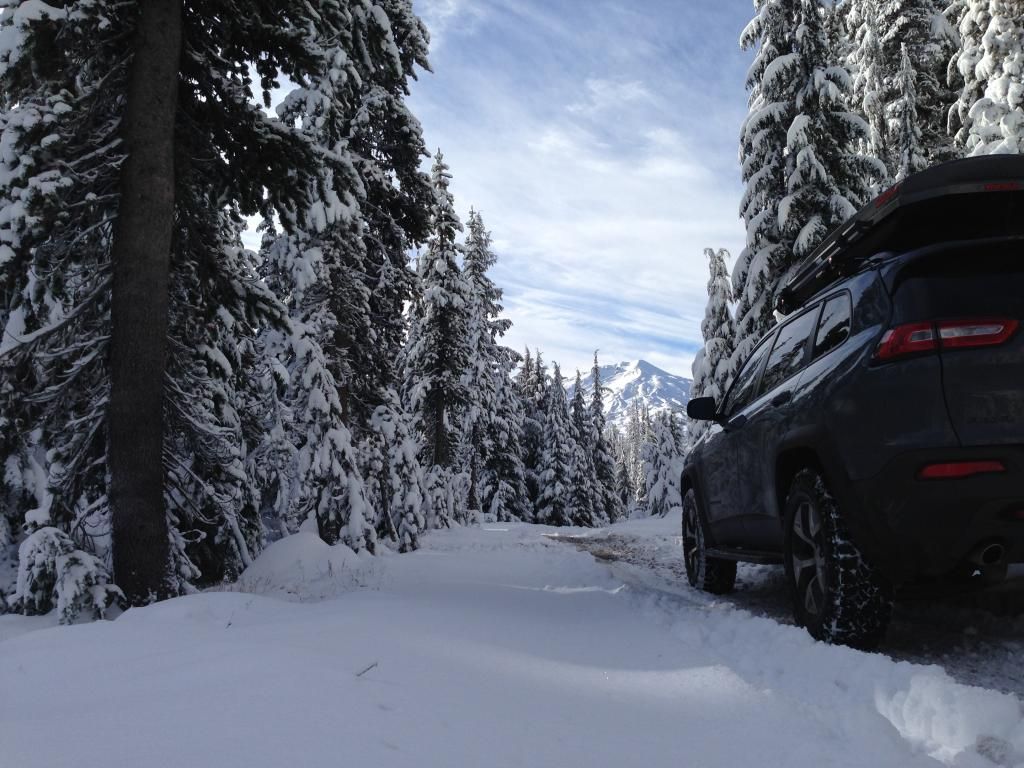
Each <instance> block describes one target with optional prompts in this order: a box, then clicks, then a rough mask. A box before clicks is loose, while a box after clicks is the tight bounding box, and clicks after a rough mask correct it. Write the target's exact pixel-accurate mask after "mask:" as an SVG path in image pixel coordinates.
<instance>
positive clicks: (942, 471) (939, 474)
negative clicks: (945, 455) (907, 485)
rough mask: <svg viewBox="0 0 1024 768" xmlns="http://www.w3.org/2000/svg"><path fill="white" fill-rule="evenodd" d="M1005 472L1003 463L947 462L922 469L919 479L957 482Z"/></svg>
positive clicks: (918, 475) (929, 465)
mask: <svg viewBox="0 0 1024 768" xmlns="http://www.w3.org/2000/svg"><path fill="white" fill-rule="evenodd" d="M1005 471H1006V465H1004V464H1003V462H1001V461H947V462H942V463H940V464H928V465H926V466H924V467H922V468H921V471H920V472H918V473H917V477H918V479H920V480H956V479H959V478H964V477H971V476H972V475H985V474H990V473H992V472H1005Z"/></svg>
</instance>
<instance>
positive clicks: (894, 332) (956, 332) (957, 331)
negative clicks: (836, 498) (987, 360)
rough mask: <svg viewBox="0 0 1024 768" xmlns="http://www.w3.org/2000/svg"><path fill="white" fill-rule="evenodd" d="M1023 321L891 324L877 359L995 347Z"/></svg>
mask: <svg viewBox="0 0 1024 768" xmlns="http://www.w3.org/2000/svg"><path fill="white" fill-rule="evenodd" d="M1019 326H1020V323H1019V322H1018V321H1017V320H1010V319H1008V318H1001V317H1000V318H996V317H986V318H972V319H968V320H940V321H939V322H937V323H907V324H906V325H899V326H897V327H895V328H890V329H889V330H888V331H886V332H885V334H884V335H883V336H882V340H881V341H880V342H879V343H878V349H876V350H875V359H876V360H879V361H882V362H886V361H888V360H895V359H897V358H900V357H906V356H908V355H914V354H918V353H920V352H931V351H933V350H936V349H938V348H939V346H940V345H941V347H942V348H943V349H968V348H971V347H993V346H996V345H998V344H1002V343H1004V342H1006V341H1008V340H1009V339H1010V337H1011V336H1013V335H1014V334H1015V333H1016V332H1017V328H1018V327H1019Z"/></svg>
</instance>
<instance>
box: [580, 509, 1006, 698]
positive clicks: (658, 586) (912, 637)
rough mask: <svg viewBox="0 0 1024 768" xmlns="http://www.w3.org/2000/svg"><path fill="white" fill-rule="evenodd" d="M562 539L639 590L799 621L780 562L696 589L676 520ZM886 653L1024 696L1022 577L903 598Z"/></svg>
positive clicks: (744, 569)
mask: <svg viewBox="0 0 1024 768" xmlns="http://www.w3.org/2000/svg"><path fill="white" fill-rule="evenodd" d="M564 540H566V541H567V542H568V543H572V544H575V545H576V546H578V547H580V548H581V549H583V550H585V551H587V552H590V553H591V554H592V555H594V556H595V557H596V558H597V559H599V560H601V561H603V562H606V563H608V565H609V567H610V568H611V569H612V572H613V573H614V574H615V575H616V576H618V577H619V578H621V579H622V580H623V581H625V582H626V583H629V584H631V585H633V586H636V587H638V588H642V589H651V590H656V591H659V592H666V593H669V594H674V595H678V596H680V597H681V598H683V599H685V600H687V601H696V602H702V603H704V604H706V605H708V606H714V607H723V604H727V605H730V606H732V607H735V608H741V609H745V610H747V611H749V612H751V613H753V614H754V615H757V616H764V617H767V618H771V619H774V620H775V621H777V622H780V623H783V624H791V623H792V621H793V618H792V608H791V605H790V598H789V593H788V591H787V588H786V583H785V580H784V575H783V572H782V568H781V567H773V566H757V565H746V564H741V565H740V567H739V573H738V577H737V588H736V591H735V592H734V593H733V594H731V595H729V596H728V597H726V598H712V597H710V596H706V595H701V594H699V593H695V592H694V591H693V590H691V589H690V588H689V585H688V584H687V582H686V572H685V569H684V567H683V562H682V556H681V547H682V541H681V539H680V536H679V524H678V519H668V518H662V519H658V518H653V519H646V520H630V521H627V522H625V523H622V524H620V525H615V526H612V527H611V528H607V529H603V530H599V531H586V532H582V533H580V534H576V535H571V536H568V537H566V538H565V539H564ZM1018 570H1019V569H1018ZM881 652H882V653H884V654H886V655H888V656H891V657H893V658H894V659H898V660H903V661H912V662H914V663H917V664H939V665H941V666H942V667H944V668H945V670H946V671H947V672H948V673H949V674H950V675H951V676H952V677H953V678H955V679H956V680H958V681H959V682H962V683H966V684H968V685H976V686H983V687H985V688H994V689H997V690H1000V691H1005V692H1008V693H1014V694H1016V695H1018V696H1024V578H1022V577H1021V576H1020V575H1019V573H1018V574H1017V575H1016V577H1015V578H1014V579H1012V582H1010V583H1008V584H1007V585H1006V587H1005V588H1004V589H1002V590H1001V591H998V592H989V593H984V594H973V595H961V596H956V597H950V598H947V599H945V600H905V601H899V602H897V604H896V610H895V612H894V617H893V623H892V626H891V627H890V630H889V634H888V636H887V638H886V642H885V644H884V646H883V647H882V649H881Z"/></svg>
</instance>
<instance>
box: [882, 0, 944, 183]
mask: <svg viewBox="0 0 1024 768" xmlns="http://www.w3.org/2000/svg"><path fill="white" fill-rule="evenodd" d="M876 2H877V3H878V16H877V24H876V26H877V29H878V31H879V33H880V35H881V37H880V40H881V44H882V56H883V60H884V62H885V63H884V69H885V73H886V78H887V81H888V95H887V110H889V111H892V110H893V109H894V107H893V104H894V103H896V102H898V101H900V99H901V98H902V97H901V90H900V82H899V81H900V77H901V75H900V72H901V70H903V68H904V65H903V50H902V49H903V46H906V47H907V53H908V55H909V62H910V63H909V67H910V69H912V70H913V72H914V80H915V83H916V85H915V93H914V96H915V99H914V110H915V111H916V112H917V120H918V124H919V127H920V129H921V154H922V156H923V157H924V162H925V165H934V164H935V163H941V162H945V161H946V160H951V159H953V158H954V157H956V156H957V154H958V153H957V150H956V148H955V147H954V146H953V142H952V138H951V137H950V135H949V133H948V131H947V116H946V112H947V110H948V106H949V104H950V103H952V101H953V100H954V99H955V98H956V93H955V92H954V91H953V89H952V88H950V87H949V85H948V82H947V75H946V69H947V62H948V61H949V59H950V56H952V55H953V52H954V51H955V50H956V49H957V47H958V40H957V34H956V31H955V30H954V29H953V27H952V26H951V25H950V24H949V22H948V21H947V19H946V17H945V15H944V11H945V8H946V5H947V0H876ZM889 134H890V141H889V146H890V148H891V150H892V152H893V158H892V159H893V165H891V166H890V168H889V171H890V175H893V176H894V175H896V173H897V171H898V170H899V168H898V166H899V157H898V156H897V155H896V151H897V144H896V139H895V136H896V135H898V125H894V124H893V123H892V122H890V125H889Z"/></svg>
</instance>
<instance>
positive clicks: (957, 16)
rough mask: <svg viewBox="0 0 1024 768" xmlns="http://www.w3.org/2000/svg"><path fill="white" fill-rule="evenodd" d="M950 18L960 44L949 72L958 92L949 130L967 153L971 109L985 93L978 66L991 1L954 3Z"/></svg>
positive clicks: (951, 6) (960, 147) (949, 118)
mask: <svg viewBox="0 0 1024 768" xmlns="http://www.w3.org/2000/svg"><path fill="white" fill-rule="evenodd" d="M946 18H947V19H949V20H950V21H951V22H953V23H954V25H955V27H956V31H957V36H958V37H959V41H960V44H959V45H958V46H957V48H956V50H955V51H954V52H953V54H952V55H951V56H950V59H949V65H948V67H947V69H946V79H947V82H948V83H949V84H950V85H951V86H954V87H955V88H956V89H957V94H956V100H955V101H954V102H953V103H952V104H951V105H950V106H949V112H948V115H947V131H948V133H949V134H950V135H951V136H952V137H953V143H954V144H955V145H956V147H957V148H958V149H960V151H961V152H963V150H964V147H966V146H967V140H968V137H969V135H970V130H971V122H972V121H971V119H970V111H971V108H972V107H973V106H974V105H975V103H977V101H978V100H979V99H981V97H982V95H983V94H984V92H985V81H984V79H982V78H981V77H979V75H978V71H977V67H978V64H979V63H980V61H981V58H982V56H983V55H984V52H983V50H982V36H983V35H984V34H985V30H986V29H988V22H989V19H990V13H989V0H953V1H952V2H951V3H950V5H949V7H948V8H947V9H946Z"/></svg>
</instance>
